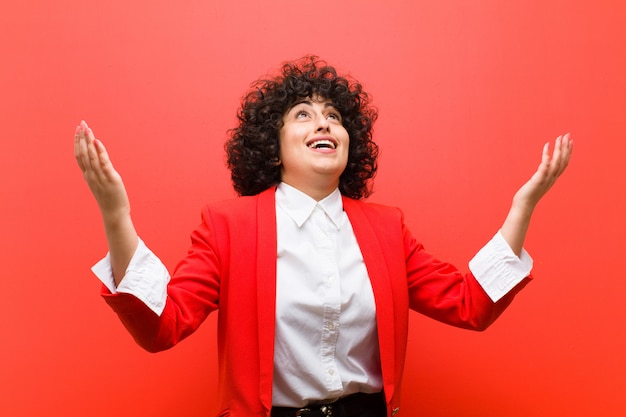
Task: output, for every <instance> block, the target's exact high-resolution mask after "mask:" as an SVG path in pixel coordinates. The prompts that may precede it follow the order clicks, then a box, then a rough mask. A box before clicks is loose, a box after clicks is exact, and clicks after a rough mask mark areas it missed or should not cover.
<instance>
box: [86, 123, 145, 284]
mask: <svg viewBox="0 0 626 417" xmlns="http://www.w3.org/2000/svg"><path fill="white" fill-rule="evenodd" d="M74 156H75V157H76V162H78V166H79V167H80V169H81V171H82V172H83V175H84V177H85V181H87V185H89V189H90V190H91V193H92V194H93V196H94V197H95V199H96V202H97V203H98V206H99V208H100V213H101V214H102V220H103V221H104V231H105V233H106V238H107V242H108V245H109V253H110V260H111V269H112V271H113V278H114V280H115V284H116V285H119V283H120V281H121V280H122V278H124V275H125V273H126V268H127V267H128V264H129V263H130V260H131V259H132V257H133V255H134V253H135V250H136V249H137V244H138V241H139V240H138V237H137V232H136V231H135V227H134V225H133V222H132V220H131V217H130V202H129V200H128V195H127V193H126V188H125V187H124V183H123V181H122V177H121V176H120V175H119V174H118V172H117V171H116V170H115V168H113V164H112V163H111V160H110V159H109V155H108V154H107V151H106V149H105V148H104V145H103V144H102V142H100V141H99V140H98V139H96V138H95V136H94V134H93V132H92V131H91V129H90V128H89V127H88V126H87V123H85V122H84V121H82V122H81V123H80V125H78V127H77V128H76V134H75V135H74Z"/></svg>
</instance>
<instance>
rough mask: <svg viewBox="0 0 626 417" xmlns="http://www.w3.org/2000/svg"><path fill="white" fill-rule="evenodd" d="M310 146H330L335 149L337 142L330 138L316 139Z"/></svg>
mask: <svg viewBox="0 0 626 417" xmlns="http://www.w3.org/2000/svg"><path fill="white" fill-rule="evenodd" d="M309 148H330V149H335V148H336V146H335V144H334V143H333V142H332V141H330V140H316V141H314V142H311V144H309Z"/></svg>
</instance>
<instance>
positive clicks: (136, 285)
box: [91, 239, 170, 316]
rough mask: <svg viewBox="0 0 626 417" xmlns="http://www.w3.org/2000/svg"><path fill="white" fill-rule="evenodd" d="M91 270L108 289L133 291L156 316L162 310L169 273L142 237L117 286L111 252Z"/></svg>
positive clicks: (122, 291) (123, 291)
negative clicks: (112, 268) (112, 267)
mask: <svg viewBox="0 0 626 417" xmlns="http://www.w3.org/2000/svg"><path fill="white" fill-rule="evenodd" d="M91 271H92V272H93V273H94V274H95V275H96V277H98V279H99V280H100V281H101V282H102V283H103V284H104V286H105V287H106V288H107V289H108V290H109V291H111V293H113V294H115V293H126V294H131V295H134V296H135V297H137V298H138V299H140V300H141V301H142V302H143V303H144V304H145V305H146V306H147V307H148V308H150V310H152V311H154V312H155V313H156V314H157V315H158V316H160V315H161V313H163V309H164V308H165V302H166V300H167V283H168V282H169V280H170V274H169V272H168V271H167V268H166V267H165V265H163V262H161V260H160V259H159V258H158V257H157V256H156V255H155V254H154V253H153V252H152V251H151V250H150V249H148V247H147V246H146V245H145V243H144V242H143V241H142V240H141V239H139V244H138V245H137V249H136V250H135V253H134V255H133V257H132V259H131V260H130V263H129V264H128V268H126V273H125V275H124V278H122V281H121V282H120V285H119V286H117V287H116V286H115V280H114V279H113V272H112V270H111V260H110V253H107V254H106V256H105V257H104V258H103V259H102V260H100V261H99V262H98V263H97V264H95V265H94V266H93V267H92V268H91Z"/></svg>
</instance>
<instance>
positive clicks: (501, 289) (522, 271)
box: [469, 231, 533, 303]
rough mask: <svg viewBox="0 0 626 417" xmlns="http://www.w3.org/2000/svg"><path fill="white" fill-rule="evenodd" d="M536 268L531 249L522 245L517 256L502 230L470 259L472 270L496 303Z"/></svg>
mask: <svg viewBox="0 0 626 417" xmlns="http://www.w3.org/2000/svg"><path fill="white" fill-rule="evenodd" d="M532 268H533V260H532V258H531V257H530V255H529V254H528V252H526V250H524V249H522V253H521V255H520V257H517V255H515V253H514V252H513V250H511V248H510V246H509V244H508V243H507V242H506V240H504V237H503V236H502V234H501V233H500V231H498V233H496V235H495V236H494V237H493V238H492V239H491V240H490V241H489V242H487V244H486V245H485V246H484V247H483V248H482V249H481V250H480V251H478V253H477V254H476V256H474V258H473V259H472V260H471V261H470V262H469V269H470V271H472V274H474V277H475V278H476V280H477V281H478V283H479V284H480V285H481V287H483V289H484V290H485V292H486V293H487V295H489V298H491V300H492V301H493V302H494V303H495V302H496V301H498V300H499V299H500V298H502V297H504V296H505V295H506V294H507V293H508V292H509V291H510V290H511V289H513V287H515V286H516V285H517V284H519V283H520V282H521V281H522V280H523V279H524V278H526V277H527V276H528V275H529V274H530V271H531V270H532Z"/></svg>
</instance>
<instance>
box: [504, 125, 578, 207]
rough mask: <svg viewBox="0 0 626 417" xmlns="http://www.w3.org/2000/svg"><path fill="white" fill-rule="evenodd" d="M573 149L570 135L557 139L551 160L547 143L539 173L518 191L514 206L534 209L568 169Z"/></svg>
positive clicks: (538, 169)
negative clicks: (519, 205)
mask: <svg viewBox="0 0 626 417" xmlns="http://www.w3.org/2000/svg"><path fill="white" fill-rule="evenodd" d="M572 148H573V142H572V140H571V139H570V135H569V133H567V134H565V135H564V136H559V137H557V138H556V140H555V142H554V151H553V153H552V158H550V143H546V144H545V145H544V147H543V152H542V154H541V163H540V164H539V167H538V168H537V171H536V172H535V173H534V174H533V176H532V177H531V178H530V180H528V182H527V183H526V184H524V185H523V186H522V187H521V188H520V189H519V190H518V191H517V193H516V194H515V197H514V198H513V202H514V204H522V205H528V206H530V207H533V208H534V207H535V206H536V205H537V203H538V202H539V200H541V198H542V197H543V196H544V195H545V194H546V193H547V192H548V190H550V188H552V186H553V185H554V183H555V182H556V180H557V179H558V178H559V176H560V175H561V174H562V173H563V171H565V168H567V165H568V164H569V160H570V157H571V155H572Z"/></svg>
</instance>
